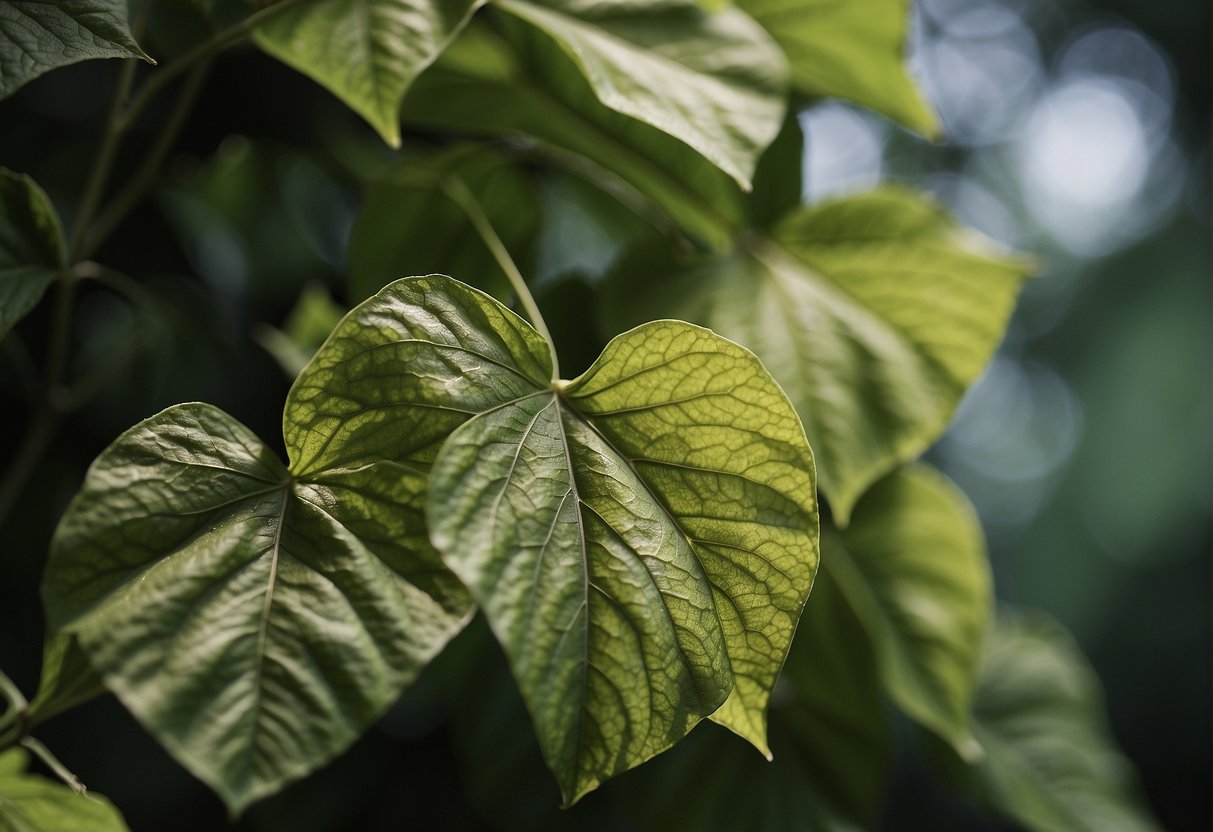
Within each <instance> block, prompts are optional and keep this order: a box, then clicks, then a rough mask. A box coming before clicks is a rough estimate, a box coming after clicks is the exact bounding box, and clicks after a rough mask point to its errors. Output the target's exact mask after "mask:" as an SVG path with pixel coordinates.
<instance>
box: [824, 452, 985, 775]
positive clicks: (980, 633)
mask: <svg viewBox="0 0 1213 832" xmlns="http://www.w3.org/2000/svg"><path fill="white" fill-rule="evenodd" d="M822 545H823V551H824V554H823V556H822V557H823V560H824V562H825V568H826V569H827V571H828V572H829V573H830V576H831V577H832V578H833V579H834V580H835V581H836V583H837V584H838V587H839V589H840V590H841V592H842V595H843V596H844V597H845V598H846V599H847V602H848V603H849V604H850V606H851V608H852V609H853V610H854V611H855V613H856V615H858V617H859V620H860V622H861V623H862V624H863V626H864V628H865V629H866V630H867V631H868V635H869V637H870V638H871V640H872V644H873V645H874V649H875V652H876V658H877V663H878V666H879V668H880V674H881V677H882V679H883V682H884V685H885V688H886V689H887V690H888V692H889V696H890V698H891V699H892V700H893V702H894V703H896V704H897V705H898V706H899V707H900V708H901V709H902V710H904V711H905V712H906V713H907V714H909V715H910V716H911V717H913V718H914V719H915V720H917V721H918V722H920V723H921V724H923V725H925V726H927V727H928V728H930V729H931V730H932V731H934V732H935V733H936V734H938V735H939V736H940V737H942V738H943V739H944V740H946V741H947V742H949V743H951V744H952V746H953V747H954V748H956V749H957V751H959V752H960V753H961V754H962V755H966V756H970V757H971V756H975V755H977V754H979V751H978V750H977V748H976V745H975V743H974V740H973V738H972V732H971V729H970V724H969V708H970V705H971V704H972V700H973V689H974V686H975V685H976V682H977V670H978V664H979V661H980V659H981V646H982V643H983V640H984V638H985V633H986V628H987V626H988V623H989V619H990V604H991V586H990V585H991V580H990V567H989V563H988V562H987V560H986V552H985V543H984V540H983V539H982V534H981V525H980V524H979V523H978V521H977V517H976V514H975V513H974V512H973V509H972V507H971V506H970V505H969V503H968V501H967V500H966V499H965V497H964V495H963V494H961V493H960V491H959V490H958V489H957V488H956V487H955V486H953V485H952V484H951V483H950V482H948V481H947V480H946V479H944V477H943V476H941V475H940V474H938V473H936V472H935V471H933V470H932V469H930V468H927V467H926V466H923V465H915V466H910V467H908V468H903V469H901V470H899V471H897V472H896V473H894V474H891V475H890V476H888V477H886V478H885V479H883V480H881V481H880V482H879V483H877V484H876V485H875V486H873V487H872V489H871V490H870V491H869V492H868V493H867V494H865V495H864V498H863V499H862V500H861V501H860V502H859V505H858V506H857V507H856V509H855V521H854V523H853V524H852V525H851V526H850V527H849V528H848V529H846V530H845V531H843V532H840V533H837V534H834V535H829V536H824V537H823V544H822Z"/></svg>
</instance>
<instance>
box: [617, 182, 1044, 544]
mask: <svg viewBox="0 0 1213 832" xmlns="http://www.w3.org/2000/svg"><path fill="white" fill-rule="evenodd" d="M1028 268H1029V267H1028V265H1027V264H1026V263H1024V262H1022V261H1019V260H1015V259H1011V258H1009V257H1007V256H1006V255H1003V254H1001V253H998V252H996V251H994V250H993V248H992V246H991V245H990V244H989V243H988V242H987V241H985V240H984V238H981V237H980V236H979V235H977V234H975V233H974V232H970V231H966V230H964V229H961V228H960V227H958V226H957V225H956V224H955V223H954V222H953V221H952V220H951V218H949V217H948V215H947V214H946V213H945V212H944V211H943V210H942V209H940V208H939V207H938V206H936V205H935V204H934V203H933V202H930V201H929V200H927V199H925V198H923V197H921V196H918V195H916V194H913V193H911V192H908V191H904V190H901V189H896V188H883V189H881V190H878V191H874V192H872V193H868V194H864V195H861V196H855V197H848V198H845V199H840V200H836V201H832V202H827V203H823V204H821V205H818V206H815V207H812V208H802V209H799V210H796V211H794V212H792V213H790V214H788V215H786V216H785V217H784V218H783V220H782V221H781V222H780V223H779V224H778V225H777V226H776V228H775V230H774V231H773V232H772V237H771V238H770V239H763V238H761V237H757V238H754V239H752V240H751V241H750V242H749V243H748V244H747V247H746V249H745V250H743V251H739V252H737V253H735V254H732V255H730V256H727V257H711V258H702V259H699V260H697V261H691V262H689V263H685V264H680V263H678V262H675V261H672V260H671V259H670V257H669V255H667V256H666V257H665V258H660V257H657V256H655V255H654V253H653V252H651V251H647V250H646V251H640V252H637V253H636V255H635V256H634V257H633V258H631V259H629V260H625V261H623V262H622V263H621V265H620V266H619V268H617V269H616V278H615V279H614V280H613V281H612V283H613V286H612V287H611V288H610V289H609V291H608V293H607V295H606V297H605V301H604V309H605V315H606V317H607V320H608V321H609V322H610V323H611V324H612V325H613V326H616V327H618V326H624V325H629V324H633V323H635V322H636V321H638V320H644V319H646V318H653V317H663V316H671V315H672V316H675V317H679V318H685V319H686V320H691V321H695V322H697V323H701V324H703V325H705V326H710V327H712V328H713V329H714V330H716V331H717V332H720V333H721V334H722V335H725V336H726V337H729V338H732V339H734V340H736V341H738V342H740V343H742V344H745V345H746V346H748V347H750V348H751V349H753V350H754V352H756V353H757V354H758V356H759V357H760V358H761V359H762V360H763V362H764V363H765V364H766V366H767V367H768V368H769V369H770V371H771V374H772V375H773V376H775V378H776V380H778V381H779V383H780V384H782V385H783V387H784V389H785V390H786V391H787V393H788V396H789V397H790V398H791V400H792V402H793V403H794V404H795V405H796V409H797V411H798V412H799V413H800V415H801V418H803V419H804V422H805V431H806V433H807V434H808V436H809V440H810V442H812V443H813V448H814V451H815V453H816V455H817V460H818V467H819V469H820V475H821V488H822V491H823V492H824V493H825V495H826V497H827V498H828V499H829V501H830V508H831V509H832V511H833V513H834V518H835V521H836V522H838V523H839V524H841V525H845V524H846V522H847V520H848V517H849V516H850V513H851V509H852V507H853V506H854V504H855V501H856V500H857V499H858V498H859V497H860V495H862V494H863V492H864V491H865V490H866V489H867V488H868V486H870V485H871V484H872V483H873V482H875V481H876V480H878V479H879V478H880V477H882V476H884V475H885V474H887V473H888V472H890V471H892V470H893V469H894V468H896V467H897V466H899V465H901V464H903V463H905V462H907V461H909V460H911V459H914V458H916V457H917V456H918V455H919V454H921V453H922V452H923V451H924V450H926V448H927V447H928V446H929V445H930V444H931V443H932V442H934V441H935V439H936V438H938V436H939V434H940V433H942V431H943V429H944V427H945V426H946V425H947V423H948V420H949V419H950V418H951V415H952V412H953V411H954V410H955V409H956V405H957V404H958V403H959V401H960V398H961V396H962V395H963V393H964V391H965V390H966V389H967V388H968V386H969V385H970V384H971V383H972V382H973V381H974V379H976V378H977V376H978V375H979V374H980V372H981V371H982V369H983V368H984V367H985V365H986V363H987V362H988V361H989V358H990V356H991V354H992V353H993V351H994V349H995V347H996V346H997V345H998V342H999V340H1000V339H1001V337H1002V334H1003V331H1004V329H1005V327H1006V324H1007V320H1008V318H1009V317H1010V314H1011V311H1012V309H1013V307H1014V304H1015V298H1016V296H1017V294H1018V292H1019V287H1020V284H1021V282H1022V280H1023V278H1024V275H1025V272H1026V271H1027V270H1028ZM642 285H643V287H644V290H643V291H640V290H639V287H640V286H642Z"/></svg>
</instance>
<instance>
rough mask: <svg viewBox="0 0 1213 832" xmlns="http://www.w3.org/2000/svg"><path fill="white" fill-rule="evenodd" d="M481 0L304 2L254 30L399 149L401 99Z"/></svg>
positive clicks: (276, 52)
mask: <svg viewBox="0 0 1213 832" xmlns="http://www.w3.org/2000/svg"><path fill="white" fill-rule="evenodd" d="M478 5H479V0H309V1H308V2H303V3H298V4H296V5H294V6H293V7H291V8H288V9H284V10H283V11H281V12H279V13H278V14H275V15H273V16H272V17H271V18H270V19H268V20H267V21H265V22H264V23H262V24H261V25H260V26H258V27H257V30H256V33H255V37H256V40H257V44H258V45H259V46H260V47H261V48H262V49H264V50H265V51H266V52H268V53H270V54H271V55H273V56H274V57H276V58H278V59H279V60H281V61H283V62H284V63H287V64H289V65H290V66H292V67H294V68H295V69H297V70H299V71H300V72H302V73H304V74H306V75H308V76H310V77H311V78H313V79H314V80H316V81H317V82H318V83H320V84H323V85H324V86H325V87H327V88H328V89H329V90H330V91H332V92H333V94H334V95H336V96H337V97H338V98H340V99H341V100H342V101H344V102H345V103H346V104H348V105H349V106H350V107H351V108H352V109H353V110H354V111H355V112H357V113H358V114H359V115H361V116H362V117H363V118H365V119H366V120H367V121H368V122H370V124H371V126H372V127H374V128H375V130H377V131H378V132H379V135H381V136H383V140H384V141H386V142H387V143H388V144H390V145H392V146H393V147H397V146H399V144H400V101H401V99H402V98H403V97H404V93H405V90H407V89H408V87H409V84H411V83H412V82H413V79H414V78H416V77H417V75H418V74H419V73H420V72H421V71H422V70H423V69H425V68H426V67H427V66H428V65H429V64H430V62H432V61H433V60H434V58H436V57H437V56H438V54H439V53H440V52H441V51H442V49H443V47H444V46H445V45H446V44H447V43H448V42H449V41H450V40H451V38H453V37H454V36H455V35H456V34H457V33H458V32H459V30H460V29H461V28H462V27H463V26H464V24H466V23H467V20H468V18H469V17H470V16H471V14H472V12H473V11H474V10H475V8H476V6H478Z"/></svg>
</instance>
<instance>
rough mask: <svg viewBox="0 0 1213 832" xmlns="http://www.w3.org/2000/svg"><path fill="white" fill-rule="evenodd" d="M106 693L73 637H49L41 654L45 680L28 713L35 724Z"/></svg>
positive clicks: (39, 684) (40, 682) (99, 678)
mask: <svg viewBox="0 0 1213 832" xmlns="http://www.w3.org/2000/svg"><path fill="white" fill-rule="evenodd" d="M104 692H105V683H104V682H102V681H101V677H100V676H98V675H97V672H96V671H95V670H93V666H92V665H91V664H89V663H88V658H87V657H86V656H85V655H84V652H83V651H82V650H81V649H80V644H79V642H78V641H77V640H76V639H75V638H74V637H72V636H69V635H64V634H62V633H60V634H58V635H52V636H49V637H48V638H47V640H46V647H45V648H44V650H43V653H42V678H41V679H39V681H38V692H37V693H36V694H34V698H33V700H31V701H30V703H29V708H28V710H27V713H28V715H29V719H30V720H31V721H32V722H42V721H43V720H46V719H50V718H51V717H52V716H54V715H55V714H58V713H60V712H62V711H66V710H68V709H69V708H74V707H75V706H76V705H79V704H81V703H82V702H87V701H88V700H89V699H92V698H93V697H94V696H97V695H98V694H101V693H104Z"/></svg>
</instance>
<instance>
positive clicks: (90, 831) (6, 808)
mask: <svg viewBox="0 0 1213 832" xmlns="http://www.w3.org/2000/svg"><path fill="white" fill-rule="evenodd" d="M27 763H28V759H27V755H26V753H25V752H24V751H22V750H21V749H17V748H14V749H12V750H10V751H5V752H3V753H0V829H2V830H4V832H127V827H126V822H125V821H124V820H123V819H122V815H121V814H120V813H119V812H118V810H117V809H115V808H114V807H113V805H112V804H111V803H110V802H109V801H108V800H106V799H105V798H104V797H100V796H99V795H95V794H78V793H76V792H74V791H72V790H71V789H69V788H68V787H67V786H65V785H63V784H62V783H59V782H58V781H55V780H48V779H47V778H45V777H40V776H38V775H36V774H29V773H27V772H26V770H25V769H26V765H27Z"/></svg>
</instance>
